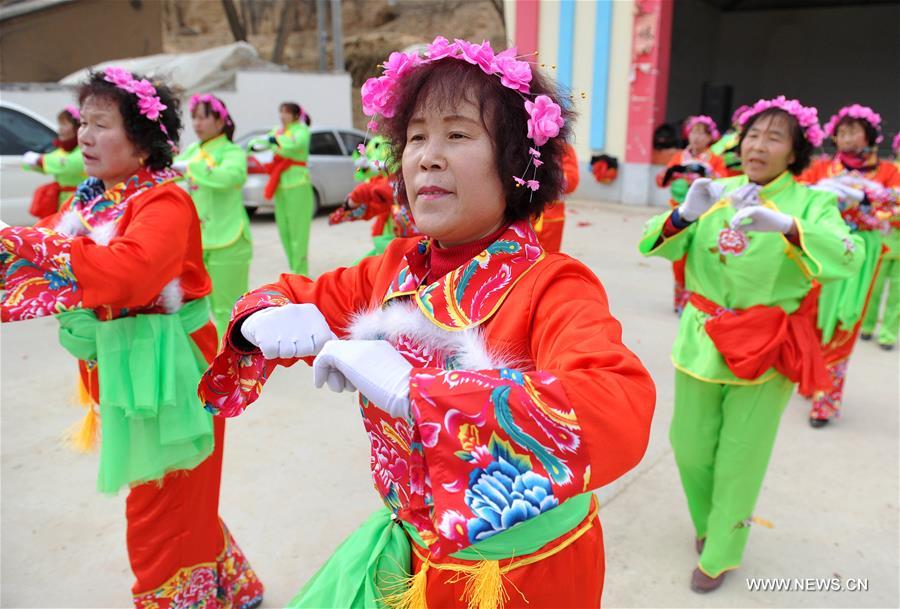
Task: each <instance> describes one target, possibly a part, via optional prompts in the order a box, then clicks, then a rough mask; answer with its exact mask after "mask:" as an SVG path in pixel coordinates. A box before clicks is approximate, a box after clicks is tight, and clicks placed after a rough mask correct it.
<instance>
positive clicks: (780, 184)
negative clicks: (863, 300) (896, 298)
mask: <svg viewBox="0 0 900 609" xmlns="http://www.w3.org/2000/svg"><path fill="white" fill-rule="evenodd" d="M748 181H749V180H748V178H747V176H746V175H740V176H736V177H733V178H726V179H724V180H717V182H719V183H721V184H723V185H724V186H725V195H724V196H723V198H722V199H721V200H720V201H719V202H718V203H716V204H715V205H713V206H712V207H711V208H710V209H709V210H708V211H707V212H706V213H705V214H703V215H702V216H700V218H699V219H698V220H697V221H696V222H693V223H692V224H691V225H690V226H688V227H687V228H685V229H683V230H682V231H680V232H679V233H678V234H676V235H673V236H672V237H670V238H668V239H664V238H662V230H663V226H664V225H665V223H666V220H667V219H668V217H669V215H670V213H671V212H665V213H662V214H660V215H658V216H656V217H654V218H651V219H650V220H649V221H648V222H647V224H646V226H645V228H644V235H643V237H642V238H641V241H640V244H639V246H638V248H639V250H640V252H641V253H642V254H644V255H645V256H661V257H663V258H666V259H668V260H673V261H674V260H679V259H681V258H682V257H683V256H685V255H687V264H686V268H685V285H686V287H687V289H688V290H689V291H691V292H697V293H699V294H700V295H702V296H705V297H706V298H708V299H710V300H712V301H713V302H715V303H717V304H719V305H721V306H723V307H726V308H729V309H746V308H748V307H752V306H753V305H767V306H778V307H781V308H782V309H784V310H785V312H787V313H793V312H794V311H795V310H797V308H798V307H799V306H800V302H801V301H802V300H803V297H804V296H805V295H806V293H807V292H809V290H810V288H811V287H812V280H813V279H815V280H816V281H818V282H820V283H825V282H829V281H834V280H838V279H844V278H846V277H849V276H851V275H853V274H855V273H857V272H858V271H859V270H860V267H861V265H862V262H863V259H864V257H865V246H864V244H863V241H862V240H861V239H860V238H859V237H858V236H856V235H851V234H850V230H849V229H848V227H847V225H846V224H845V223H844V220H843V219H842V218H841V214H840V213H839V212H838V209H837V205H836V204H835V200H834V195H832V194H829V193H826V192H822V191H816V190H810V189H809V188H807V187H806V186H803V185H802V184H799V183H797V182H796V181H795V180H794V177H793V176H792V175H791V174H789V173H787V172H785V173H783V174H782V175H780V176H779V177H778V178H776V179H775V180H773V181H772V182H770V183H769V184H767V185H766V186H765V187H764V188H763V189H762V190H761V191H760V199H761V201H762V203H763V204H764V205H766V206H768V207H771V208H773V209H777V210H778V211H780V212H782V213H785V214H788V215H790V216H793V217H794V219H795V221H796V222H797V227H798V229H799V232H800V244H801V247H796V246H794V245H792V244H791V243H790V242H788V240H787V238H786V237H785V236H784V235H782V234H780V233H764V232H751V233H748V235H747V236H748V240H747V244H746V246H742V245H741V244H739V243H738V244H736V243H735V242H734V241H733V240H729V239H728V237H729V236H730V235H731V233H730V232H728V231H725V229H727V228H728V223H729V222H730V220H731V218H732V217H733V216H734V214H735V211H736V210H735V208H734V207H732V205H731V200H730V199H729V197H728V193H729V192H732V191H733V190H735V189H736V188H738V187H740V186H743V185H745V184H747V183H748ZM707 319H708V316H707V315H706V314H704V313H701V312H700V311H699V310H697V309H696V308H695V307H694V306H693V305H691V304H688V305H687V306H686V307H685V309H684V313H683V314H682V316H681V323H680V326H679V329H678V337H677V338H676V339H675V345H674V347H673V349H672V360H673V362H674V364H675V367H676V368H678V369H679V370H681V371H683V372H685V373H687V374H689V375H691V376H693V377H695V378H697V379H699V380H702V381H707V382H712V383H726V384H734V385H743V384H756V383H762V382H765V381H767V380H769V379H771V378H772V377H773V376H774V375H776V374H777V372H776V371H775V369H774V368H772V369H770V370H768V371H767V372H765V373H764V374H763V375H762V376H760V377H759V378H758V379H756V380H753V381H748V380H744V379H740V378H738V377H736V376H735V375H734V373H732V372H731V370H730V369H729V368H728V366H727V365H726V364H725V360H724V359H723V358H722V356H721V354H719V352H718V350H716V347H715V345H713V342H712V340H710V338H709V336H708V335H707V333H706V329H705V328H704V323H705V322H706V320H707Z"/></svg>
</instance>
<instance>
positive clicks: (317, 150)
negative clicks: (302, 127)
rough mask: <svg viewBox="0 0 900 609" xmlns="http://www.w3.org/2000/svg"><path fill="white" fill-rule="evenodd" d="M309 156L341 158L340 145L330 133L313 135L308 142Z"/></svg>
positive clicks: (322, 132)
mask: <svg viewBox="0 0 900 609" xmlns="http://www.w3.org/2000/svg"><path fill="white" fill-rule="evenodd" d="M309 153H310V154H323V155H327V156H343V155H344V152H343V150H341V145H340V144H338V141H337V138H336V137H334V133H332V132H331V131H321V132H319V133H313V134H312V136H311V137H310V140H309Z"/></svg>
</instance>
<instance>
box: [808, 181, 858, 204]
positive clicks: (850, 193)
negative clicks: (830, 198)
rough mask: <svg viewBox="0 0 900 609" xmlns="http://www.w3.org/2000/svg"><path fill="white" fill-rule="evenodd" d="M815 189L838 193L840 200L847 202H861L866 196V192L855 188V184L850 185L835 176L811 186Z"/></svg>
mask: <svg viewBox="0 0 900 609" xmlns="http://www.w3.org/2000/svg"><path fill="white" fill-rule="evenodd" d="M810 188H812V189H813V190H823V191H825V192H830V193H832V194H834V195H837V198H838V200H840V201H843V202H845V203H848V202H852V203H859V202H861V201H862V200H863V198H865V193H864V192H863V191H862V190H860V189H859V188H854V187H853V186H848V185H847V184H845V183H844V182H841V181H840V180H836V179H834V178H826V179H824V180H820V181H819V182H817V183H816V184H814V185H813V186H810Z"/></svg>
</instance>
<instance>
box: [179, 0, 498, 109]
mask: <svg viewBox="0 0 900 609" xmlns="http://www.w3.org/2000/svg"><path fill="white" fill-rule="evenodd" d="M231 1H232V4H233V5H234V7H235V12H236V13H237V16H238V20H239V22H240V24H241V25H242V26H243V28H244V30H245V31H246V33H247V41H248V42H250V43H251V44H253V45H254V46H255V47H256V48H257V49H258V50H259V52H260V55H261V56H263V57H264V58H265V59H272V57H273V51H275V46H276V40H277V36H278V30H279V26H280V24H281V23H282V21H284V22H285V23H286V27H285V28H284V48H283V53H282V56H281V58H280V63H283V64H285V65H287V66H289V67H291V68H293V69H295V70H303V71H316V70H318V65H319V54H318V44H317V39H316V2H315V0H292V1H293V2H294V7H293V9H292V10H288V11H285V10H284V8H285V1H286V0H231ZM325 4H326V8H327V9H330V6H331V3H330V2H326V3H325ZM501 6H502V0H390V1H389V0H343V1H342V3H341V18H342V21H343V31H344V57H345V68H346V70H347V71H348V72H350V74H351V75H352V77H353V84H354V86H355V87H359V86H360V85H362V83H363V81H364V80H365V79H366V78H368V77H369V76H371V75H373V74H374V73H375V71H376V66H377V64H378V63H379V62H380V61H382V60H383V59H384V58H385V57H387V56H388V54H390V52H391V51H396V50H399V49H403V48H405V47H408V46H410V45H414V44H419V43H424V42H430V41H431V40H432V39H433V38H434V37H435V36H437V35H442V36H445V37H447V38H450V39H452V38H465V39H469V40H476V41H481V40H490V41H491V44H492V45H493V46H494V48H503V46H504V45H505V39H506V34H505V28H504V23H503V19H502V17H501V14H500V10H501ZM326 12H327V10H326ZM164 19H165V36H164V47H165V51H166V52H179V51H197V50H200V49H204V48H208V47H212V46H218V45H222V44H228V43H230V42H233V41H234V36H233V34H232V30H231V28H230V27H229V23H228V19H227V16H226V11H225V7H224V4H223V2H222V0H204V1H201V2H197V1H195V0H165V12H164ZM326 30H327V32H328V56H327V69H328V70H331V69H333V66H332V63H331V51H332V41H331V36H330V34H331V21H330V15H329V16H327V17H326ZM275 59H276V60H277V59H278V58H277V57H276V58H275ZM357 112H359V110H358V109H357ZM354 122H356V123H357V126H361V125H363V124H364V121H363V120H362V116H361V113H360V114H358V115H357V116H356V117H355V121H354Z"/></svg>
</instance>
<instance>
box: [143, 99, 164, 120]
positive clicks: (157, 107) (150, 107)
mask: <svg viewBox="0 0 900 609" xmlns="http://www.w3.org/2000/svg"><path fill="white" fill-rule="evenodd" d="M166 108H168V106H166V105H165V104H163V103H162V102H161V101H159V98H158V97H141V98H138V109H140V111H141V114H143V115H144V116H146V117H147V118H148V119H150V120H151V121H155V120H157V119H158V118H159V115H160V113H161V112H162V111H163V110H165V109H166Z"/></svg>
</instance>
